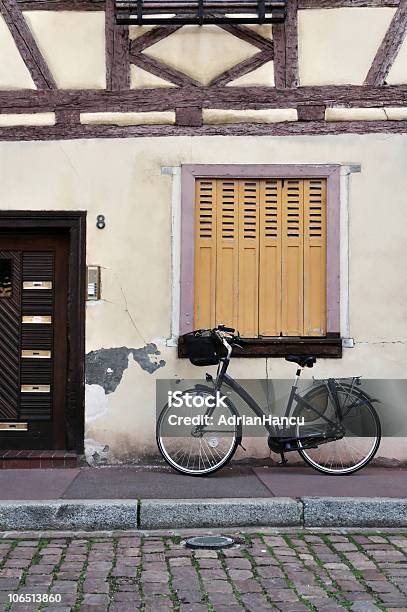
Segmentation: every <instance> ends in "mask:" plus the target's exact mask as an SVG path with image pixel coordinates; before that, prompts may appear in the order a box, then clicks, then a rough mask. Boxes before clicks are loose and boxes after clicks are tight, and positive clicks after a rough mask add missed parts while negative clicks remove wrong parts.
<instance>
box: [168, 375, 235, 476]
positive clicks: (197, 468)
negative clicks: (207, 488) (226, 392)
mask: <svg viewBox="0 0 407 612" xmlns="http://www.w3.org/2000/svg"><path fill="white" fill-rule="evenodd" d="M186 394H189V397H190V398H191V397H199V398H205V397H210V398H213V396H214V391H213V390H212V389H211V388H209V387H208V388H204V387H199V388H194V389H189V390H188V391H185V392H184V394H183V396H185V395H186ZM206 411H207V409H206V408H205V407H202V410H197V409H196V408H192V407H189V406H187V405H186V404H185V402H184V403H183V404H182V405H181V406H179V407H177V408H174V407H170V406H169V405H168V404H166V405H165V406H164V408H163V410H162V412H161V414H160V416H159V419H158V422H157V429H156V439H157V445H158V449H159V451H160V453H161V455H162V456H163V458H164V459H165V461H166V462H167V463H168V464H169V465H170V466H171V467H172V468H173V469H175V470H176V471H177V472H181V473H182V474H188V475H189V476H207V475H208V474H212V473H213V472H216V471H217V470H220V469H221V468H222V467H223V466H224V465H226V464H227V463H228V461H230V460H231V458H232V457H233V455H234V454H235V451H236V448H237V447H238V445H239V444H240V442H241V440H242V433H241V431H242V430H241V425H240V424H239V420H238V416H239V415H238V412H237V410H236V408H235V407H234V406H233V404H232V403H231V402H229V401H227V407H226V408H225V407H221V408H215V410H214V412H213V415H212V421H211V424H208V425H198V426H196V425H193V424H192V425H185V418H188V417H190V418H192V417H201V418H202V417H203V416H204V414H205V412H206ZM170 416H171V420H170ZM220 417H223V420H226V424H223V423H222V424H220V425H219V421H220V420H221V419H220ZM230 417H231V418H230ZM178 419H181V420H180V421H179V420H178ZM202 420H203V419H202ZM171 422H173V423H179V425H178V426H175V427H174V426H172V425H171V424H170V423H171ZM228 422H229V423H230V424H227V423H228Z"/></svg>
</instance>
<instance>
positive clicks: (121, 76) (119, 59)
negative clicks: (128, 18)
mask: <svg viewBox="0 0 407 612" xmlns="http://www.w3.org/2000/svg"><path fill="white" fill-rule="evenodd" d="M114 11H115V8H114V0H106V22H105V23H106V26H105V31H106V88H107V89H109V90H112V91H121V90H123V89H129V87H130V62H129V28H128V26H123V25H120V26H118V25H116V23H115V12H114Z"/></svg>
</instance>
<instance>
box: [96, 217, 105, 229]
mask: <svg viewBox="0 0 407 612" xmlns="http://www.w3.org/2000/svg"><path fill="white" fill-rule="evenodd" d="M96 227H97V228H98V229H105V227H106V222H105V216H104V215H98V216H97V217H96Z"/></svg>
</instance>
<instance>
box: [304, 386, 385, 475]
mask: <svg viewBox="0 0 407 612" xmlns="http://www.w3.org/2000/svg"><path fill="white" fill-rule="evenodd" d="M337 396H338V400H339V404H340V407H341V410H342V415H343V418H342V420H341V421H339V420H338V419H337V417H336V413H335V408H334V403H333V400H332V398H331V397H330V394H329V393H328V391H327V387H326V385H319V386H318V387H316V388H314V389H311V390H310V391H309V392H308V393H307V394H305V395H304V399H306V400H307V402H309V403H310V404H311V405H312V406H314V407H315V408H316V409H317V410H318V411H319V412H320V413H321V414H323V415H324V416H325V417H327V418H329V419H331V420H332V421H333V422H335V424H338V426H339V427H341V428H342V432H343V435H342V437H341V438H340V439H338V440H331V441H329V427H328V428H327V425H326V421H324V419H322V417H320V416H318V415H317V414H316V413H315V412H313V411H312V410H310V409H308V408H306V407H302V406H301V405H299V406H298V407H297V409H296V411H295V416H297V417H304V421H305V424H306V426H307V424H309V425H311V426H312V428H313V429H315V431H316V432H318V428H320V429H321V430H323V431H325V434H326V435H327V440H326V441H321V440H320V441H318V438H317V436H316V444H315V446H316V448H307V445H310V446H311V445H312V442H311V440H309V441H307V440H306V439H303V440H301V439H299V440H298V442H297V445H298V452H299V454H300V455H301V457H302V458H303V460H304V461H305V463H307V464H308V465H310V466H311V467H313V468H314V469H315V470H318V471H319V472H322V473H324V474H331V475H337V476H342V475H346V474H353V473H355V472H357V471H358V470H360V469H362V468H363V467H365V466H366V465H367V464H368V463H369V462H370V461H371V460H372V459H373V457H374V456H375V454H376V452H377V450H378V448H379V445H380V440H381V426H380V420H379V417H378V415H377V412H376V410H375V409H374V407H373V405H372V403H371V401H370V398H369V396H368V395H366V394H365V393H364V392H363V391H361V390H360V389H357V388H355V387H354V386H352V385H349V384H344V383H341V384H340V385H338V387H337ZM327 429H328V432H327ZM297 436H298V437H299V438H301V426H297Z"/></svg>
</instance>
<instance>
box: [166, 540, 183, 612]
mask: <svg viewBox="0 0 407 612" xmlns="http://www.w3.org/2000/svg"><path fill="white" fill-rule="evenodd" d="M163 540H164V548H165V551H167V552H170V550H171V547H170V544H169V542H170V541H171V540H170V539H169V538H163ZM164 555H165V552H164ZM165 565H166V567H167V573H168V587H169V589H170V599H171V601H172V606H173V610H175V611H176V612H178V610H179V608H180V601H179V599H178V595H177V591H176V590H175V589H174V585H173V579H174V576H173V575H172V571H171V565H170V561H169V558H168V555H165Z"/></svg>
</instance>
